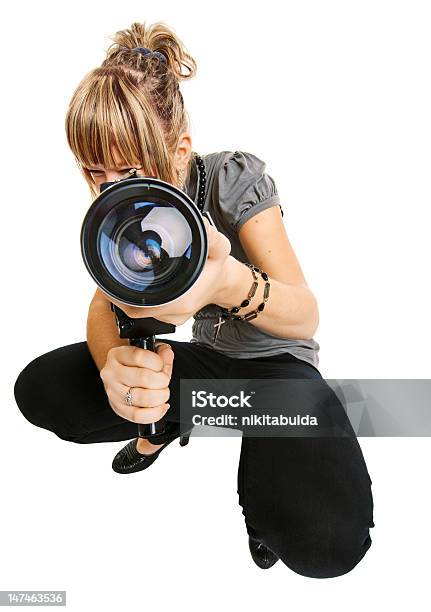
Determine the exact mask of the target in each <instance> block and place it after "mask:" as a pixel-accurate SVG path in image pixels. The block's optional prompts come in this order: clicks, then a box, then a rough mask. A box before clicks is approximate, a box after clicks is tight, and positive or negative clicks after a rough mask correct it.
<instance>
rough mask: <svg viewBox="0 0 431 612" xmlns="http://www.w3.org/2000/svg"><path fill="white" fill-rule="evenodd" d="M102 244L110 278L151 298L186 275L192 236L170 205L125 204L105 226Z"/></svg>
mask: <svg viewBox="0 0 431 612" xmlns="http://www.w3.org/2000/svg"><path fill="white" fill-rule="evenodd" d="M97 244H98V252H99V257H100V260H101V261H102V262H103V265H104V267H105V269H106V271H107V272H108V273H109V275H111V276H112V277H113V278H114V279H115V280H116V281H117V282H119V283H120V284H121V285H123V286H124V287H127V288H128V289H131V290H136V291H142V292H146V295H147V296H148V294H149V293H154V294H157V293H158V292H159V293H160V290H161V288H163V290H164V291H165V290H167V289H168V288H169V285H170V284H174V283H175V281H176V280H178V275H180V274H186V275H187V271H188V268H189V266H190V259H191V249H192V231H191V228H190V225H189V223H188V222H187V220H186V218H185V217H184V216H183V215H182V213H181V212H180V211H179V210H178V208H176V207H175V206H172V205H171V204H169V203H168V202H165V201H142V200H140V201H138V202H136V201H135V202H130V201H129V202H121V203H120V204H118V205H117V206H115V207H114V208H113V209H112V210H111V211H110V212H109V213H108V214H107V215H106V216H105V218H104V220H103V221H102V223H101V225H100V228H99V232H98V240H97Z"/></svg>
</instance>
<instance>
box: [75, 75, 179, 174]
mask: <svg viewBox="0 0 431 612" xmlns="http://www.w3.org/2000/svg"><path fill="white" fill-rule="evenodd" d="M65 127H66V135H67V140H68V143H69V146H70V148H71V150H72V153H73V154H74V156H75V158H76V160H77V162H78V164H79V165H80V166H81V170H82V171H83V172H84V174H86V175H87V176H86V178H87V179H88V173H87V171H86V169H87V168H92V167H94V166H102V167H104V168H109V169H116V168H117V167H118V166H119V165H122V166H126V165H127V166H130V167H134V166H136V167H138V168H141V169H142V170H143V171H144V172H145V174H147V175H152V176H159V178H161V179H162V180H167V181H169V182H170V181H171V180H172V179H173V177H174V175H173V172H172V168H171V164H170V160H169V155H168V151H167V149H166V145H165V142H164V137H163V132H162V129H161V126H160V124H159V122H158V120H157V118H155V116H154V113H153V111H152V109H151V107H150V106H149V104H148V101H147V100H146V98H145V96H144V95H143V93H142V92H141V91H140V90H139V89H138V88H136V87H135V86H134V84H133V83H132V82H131V81H130V80H129V81H127V80H125V78H124V74H122V75H121V78H119V75H118V74H116V71H115V70H113V69H112V68H111V69H110V70H109V71H107V70H106V69H101V68H98V69H96V70H93V71H92V72H91V73H89V74H88V75H87V76H86V77H85V78H84V79H83V81H82V82H81V84H80V85H79V87H78V89H77V90H76V91H75V93H74V95H73V97H72V100H71V102H70V105H69V109H68V112H67V115H66V125H65ZM114 145H115V147H116V149H117V151H118V155H119V156H120V158H121V160H119V159H117V160H116V159H114V157H113V152H112V148H113V146H114Z"/></svg>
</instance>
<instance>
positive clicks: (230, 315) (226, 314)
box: [221, 262, 270, 321]
mask: <svg viewBox="0 0 431 612" xmlns="http://www.w3.org/2000/svg"><path fill="white" fill-rule="evenodd" d="M243 263H244V265H245V266H247V267H248V268H250V270H251V273H252V274H253V279H254V280H253V284H252V286H251V288H250V291H249V292H248V295H247V297H246V299H245V300H243V301H242V302H241V304H240V305H239V306H234V307H233V308H231V309H230V310H227V309H226V308H222V313H221V316H222V317H223V318H224V319H233V320H234V321H250V320H251V319H255V318H256V317H257V315H258V314H259V313H260V312H262V310H263V309H264V308H265V303H266V302H267V300H268V296H269V288H270V283H269V280H268V274H267V273H266V272H263V271H262V270H261V269H260V268H257V267H256V266H254V265H253V264H250V263H246V262H243ZM256 272H259V273H260V275H261V277H262V278H263V280H264V281H265V289H264V292H263V302H262V303H261V304H259V306H258V307H257V308H256V309H255V310H252V311H251V312H248V313H247V314H245V315H242V316H241V315H239V316H237V315H236V313H237V312H239V311H240V310H241V308H245V307H246V306H248V305H249V304H250V301H251V300H252V298H253V297H254V295H255V293H256V289H257V287H258V284H259V283H258V282H257V278H258V277H257V274H256Z"/></svg>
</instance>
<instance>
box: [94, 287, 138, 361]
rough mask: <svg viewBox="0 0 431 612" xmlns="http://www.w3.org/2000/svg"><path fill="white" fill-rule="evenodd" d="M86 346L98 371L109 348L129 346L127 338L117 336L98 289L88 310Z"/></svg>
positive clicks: (106, 300)
mask: <svg viewBox="0 0 431 612" xmlns="http://www.w3.org/2000/svg"><path fill="white" fill-rule="evenodd" d="M87 345H88V348H89V350H90V353H91V356H92V357H93V360H94V362H95V364H96V365H97V367H98V369H99V371H100V370H101V369H102V368H103V367H104V365H105V363H106V358H107V355H108V352H109V350H110V349H111V348H113V347H114V346H128V345H129V341H128V340H127V338H120V336H119V335H118V329H117V325H116V322H115V316H114V313H113V312H112V310H111V305H110V302H109V300H108V298H107V297H106V296H105V295H104V294H103V293H102V292H101V291H100V289H99V288H97V289H96V292H95V294H94V296H93V299H92V300H91V303H90V307H89V309H88V317H87Z"/></svg>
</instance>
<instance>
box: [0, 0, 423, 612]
mask: <svg viewBox="0 0 431 612" xmlns="http://www.w3.org/2000/svg"><path fill="white" fill-rule="evenodd" d="M428 9H429V4H428V3H426V2H414V1H413V2H412V1H411V0H410V1H409V2H407V1H405V2H397V1H391V2H389V1H388V2H383V1H376V0H373V1H371V2H370V1H364V0H362V1H361V2H346V1H340V2H335V1H325V2H320V1H315V2H310V1H304V0H302V1H301V2H284V3H280V2H275V1H274V0H267V1H266V2H264V3H253V2H247V3H246V2H243V1H241V2H235V3H234V2H222V1H218V2H216V3H214V2H213V3H211V4H210V3H204V2H188V1H184V2H173V1H172V0H165V2H163V3H158V2H154V3H149V2H145V3H144V2H136V1H133V0H129V2H111V1H106V0H104V1H103V2H101V1H93V2H85V3H84V2H77V1H75V2H74V3H73V4H72V3H69V4H67V5H65V4H64V3H54V2H52V3H50V2H37V3H30V2H24V3H12V4H11V3H7V4H6V5H4V7H3V9H2V10H3V15H2V17H3V18H2V64H3V65H2V69H1V75H2V96H1V104H2V119H3V121H2V147H1V149H2V158H3V159H2V163H1V178H2V182H1V189H2V198H1V199H2V213H1V214H2V224H1V233H2V239H1V249H2V251H1V261H2V281H3V283H2V284H3V298H2V302H1V308H2V313H1V321H2V322H3V333H2V366H1V376H2V381H1V390H2V393H3V394H4V395H3V397H2V402H1V410H2V412H1V414H2V426H1V445H0V451H1V455H0V461H1V463H0V465H1V492H2V505H1V568H0V569H1V571H0V589H3V590H6V589H7V590H9V589H26V590H29V589H45V590H49V589H66V590H67V597H68V604H67V606H68V608H69V609H71V610H74V611H75V610H90V609H94V610H101V609H102V607H103V609H113V610H120V609H124V610H136V609H152V610H166V609H169V608H171V607H172V608H178V607H180V606H181V608H186V607H187V609H189V610H193V611H194V610H196V611H198V610H201V609H207V610H219V609H220V607H221V606H228V609H240V607H241V608H242V607H244V608H245V609H247V610H253V611H254V610H256V611H258V610H259V611H260V610H262V609H287V610H288V609H292V610H293V609H304V608H310V609H311V608H313V609H319V610H331V611H334V610H337V611H338V610H340V611H341V610H343V611H344V610H346V609H348V610H364V609H369V608H370V607H377V606H382V605H391V606H392V607H393V608H395V609H404V608H405V607H406V606H409V607H414V608H415V609H417V610H422V609H425V602H423V603H420V602H421V600H422V598H423V597H424V598H425V595H427V594H428V590H429V589H428V576H429V547H430V536H429V506H430V501H431V499H430V496H429V494H427V493H426V483H427V481H428V480H429V474H428V472H429V468H428V466H429V461H430V458H431V456H430V455H431V453H430V443H429V439H427V438H410V439H408V438H392V439H388V438H373V439H369V438H360V444H361V447H362V449H363V452H364V456H365V459H366V461H367V466H368V469H369V472H370V475H371V477H372V479H373V495H374V503H375V514H374V520H375V524H376V526H375V528H374V529H372V530H371V535H372V538H373V544H372V547H371V549H370V550H369V551H368V552H367V554H366V556H365V557H364V559H363V560H362V561H361V562H360V564H359V565H358V566H357V567H356V568H355V569H354V570H353V571H352V572H350V573H348V574H345V575H344V576H342V577H338V578H333V579H327V580H316V579H312V578H305V577H303V576H300V575H298V574H295V573H294V572H292V571H291V570H289V569H288V568H287V567H286V566H285V565H283V564H282V563H281V562H279V563H277V564H276V565H275V566H274V567H273V568H272V569H270V570H268V571H262V570H260V569H259V568H257V567H256V566H255V565H254V563H253V561H252V559H251V557H250V555H249V552H248V546H247V535H246V531H245V525H244V522H243V517H242V514H241V508H240V507H239V505H238V502H237V494H236V470H237V464H238V458H239V448H240V439H239V438H194V439H193V438H192V439H191V442H190V444H189V446H187V447H185V448H180V447H179V446H178V445H177V444H174V445H172V446H171V447H170V448H169V450H168V451H166V453H163V454H162V455H161V457H160V459H159V460H158V461H157V463H156V464H155V465H154V466H153V467H152V468H151V469H149V470H147V471H145V472H141V473H138V474H135V475H132V476H121V475H118V474H115V473H114V472H113V471H112V470H111V461H112V458H113V456H114V454H115V453H116V452H117V450H119V449H120V448H121V447H122V446H123V445H124V443H118V444H117V443H115V444H111V443H109V444H92V445H78V444H73V443H70V442H65V441H63V440H61V439H59V438H57V437H56V436H55V434H53V433H51V432H48V431H46V430H43V429H40V428H36V427H34V426H33V425H31V424H30V423H29V422H28V421H26V420H25V418H24V417H23V416H22V414H21V413H20V412H19V410H18V408H17V406H16V404H15V401H14V397H13V383H14V381H15V379H16V377H17V375H18V373H19V372H20V370H21V369H22V368H23V367H24V366H25V365H26V364H27V363H28V362H29V361H30V360H32V359H33V358H35V357H36V356H38V355H39V354H42V353H45V352H48V351H49V350H52V349H54V348H56V347H58V346H63V345H66V344H71V343H74V342H80V341H82V340H84V339H85V322H86V316H87V309H88V303H89V301H90V299H91V296H92V294H93V293H94V289H95V286H94V284H93V282H92V280H91V278H90V277H89V275H88V274H87V272H86V270H85V269H84V265H83V263H82V260H81V256H80V249H79V232H80V226H81V222H82V219H83V217H84V214H85V212H86V210H87V208H88V206H89V204H90V196H89V193H88V188H87V185H86V184H85V182H84V181H83V179H82V177H81V176H80V175H79V173H78V171H77V169H76V166H75V163H74V160H73V157H72V155H71V153H70V151H69V150H68V147H67V143H66V139H65V133H64V117H65V113H66V109H67V104H68V102H69V99H70V97H71V95H72V93H73V90H74V89H75V87H76V86H77V85H78V83H79V81H80V80H81V78H82V77H83V76H84V74H85V73H86V72H87V71H89V70H90V69H92V68H94V67H96V66H97V65H99V64H100V63H101V61H102V60H103V58H104V51H105V49H106V48H107V47H108V45H109V44H110V42H111V41H110V40H109V36H110V35H111V34H113V33H114V32H115V31H117V30H120V29H123V28H126V27H129V26H130V24H131V23H132V22H133V21H147V22H148V23H152V22H154V21H159V20H161V21H165V22H166V23H167V24H169V25H170V26H172V27H173V28H174V29H175V30H176V31H177V33H178V35H179V36H180V37H181V38H182V39H183V40H184V42H185V44H186V46H187V47H188V49H189V51H190V52H191V54H192V55H193V56H194V57H195V58H196V60H197V62H198V75H197V77H196V79H195V80H193V81H192V82H190V83H187V84H184V85H183V86H182V91H183V95H184V98H185V101H186V105H187V108H188V110H189V113H190V116H191V119H192V132H193V137H194V149H195V150H197V151H199V152H201V153H210V152H213V151H217V150H235V149H242V150H244V151H251V152H253V153H255V154H256V155H258V156H260V157H261V158H263V159H264V160H265V161H266V162H267V171H268V173H269V174H270V175H271V176H272V177H273V178H274V180H275V181H276V184H277V187H278V191H279V193H280V196H281V200H282V203H283V208H284V211H285V216H284V221H285V224H286V228H287V231H288V235H289V236H290V239H291V241H292V244H293V246H294V248H295V250H296V253H297V256H298V258H299V261H300V263H301V266H302V268H303V271H304V273H305V277H306V279H307V281H308V284H309V286H310V288H311V289H312V290H313V291H314V293H315V294H316V296H317V297H318V300H319V309H320V327H319V330H318V332H317V334H316V336H315V338H316V340H317V341H318V342H319V343H320V345H321V350H320V370H321V372H322V375H323V376H324V377H325V378H339V379H342V378H367V377H368V378H429V376H430V373H431V366H430V359H429V357H430V348H429V347H430V340H431V336H430V326H429V313H430V292H429V229H430V228H429V206H430V175H429V168H430V161H431V160H430V150H431V149H430V142H431V139H430V136H431V134H430V131H431V130H430V107H431V100H430V97H431V96H430V93H431V91H430V79H429V74H430V61H429V60H430V51H431V42H430V37H429V32H430V28H431V23H430V21H431V20H430V15H429V13H428ZM190 328H191V323H190V324H188V325H186V326H184V327H183V328H181V329H180V330H179V331H178V332H177V335H176V339H180V340H181V339H185V340H186V339H189V337H190ZM48 382H49V381H47V384H48ZM70 384H71V385H73V379H71V380H70ZM65 393H67V389H65ZM59 402H60V404H61V398H59ZM407 408H408V407H407ZM299 606H300V608H299Z"/></svg>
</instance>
